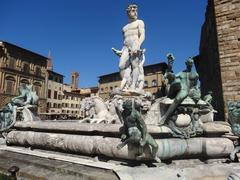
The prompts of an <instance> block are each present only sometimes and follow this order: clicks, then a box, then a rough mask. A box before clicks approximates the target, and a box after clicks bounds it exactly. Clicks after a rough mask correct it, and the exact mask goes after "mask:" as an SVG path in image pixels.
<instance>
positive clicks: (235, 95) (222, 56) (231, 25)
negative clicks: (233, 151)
mask: <svg viewBox="0 0 240 180" xmlns="http://www.w3.org/2000/svg"><path fill="white" fill-rule="evenodd" d="M239 32H240V1H239V0H208V6H207V10H206V14H205V22H204V24H203V26H202V32H201V40H200V48H199V55H198V56H197V57H196V58H195V66H196V69H197V72H198V73H199V75H200V82H201V88H202V89H201V90H202V94H203V95H205V94H207V92H208V91H213V106H214V108H215V109H216V110H217V111H218V113H217V114H216V120H224V119H226V117H227V113H226V112H227V111H226V104H227V101H230V100H233V101H236V100H240V33H239Z"/></svg>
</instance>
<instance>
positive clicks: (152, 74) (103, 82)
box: [98, 63, 167, 99]
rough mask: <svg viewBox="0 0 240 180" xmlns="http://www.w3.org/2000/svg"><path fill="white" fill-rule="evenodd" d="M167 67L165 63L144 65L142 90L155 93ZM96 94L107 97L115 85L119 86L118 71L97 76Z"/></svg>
mask: <svg viewBox="0 0 240 180" xmlns="http://www.w3.org/2000/svg"><path fill="white" fill-rule="evenodd" d="M166 69H167V64H166V63H158V64H152V65H147V66H144V79H145V81H144V90H145V91H149V92H151V93H152V94H153V95H156V93H157V92H158V90H159V89H160V87H161V85H162V81H163V75H164V72H165V71H166ZM98 83H99V91H98V94H99V96H100V97H102V98H103V99H108V98H109V93H110V92H111V91H112V90H113V89H114V88H117V87H120V83H121V77H120V74H119V72H115V73H112V74H106V75H103V76H99V81H98Z"/></svg>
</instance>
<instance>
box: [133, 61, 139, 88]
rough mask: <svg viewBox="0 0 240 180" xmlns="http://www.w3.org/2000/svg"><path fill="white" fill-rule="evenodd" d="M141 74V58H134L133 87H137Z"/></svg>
mask: <svg viewBox="0 0 240 180" xmlns="http://www.w3.org/2000/svg"><path fill="white" fill-rule="evenodd" d="M139 75H140V72H139V58H138V57H136V58H135V59H133V60H132V84H131V89H136V85H137V81H138V76H139Z"/></svg>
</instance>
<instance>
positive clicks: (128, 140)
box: [117, 136, 134, 150]
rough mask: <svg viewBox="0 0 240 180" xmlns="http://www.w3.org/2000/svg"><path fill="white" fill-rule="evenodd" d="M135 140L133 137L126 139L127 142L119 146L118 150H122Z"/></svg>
mask: <svg viewBox="0 0 240 180" xmlns="http://www.w3.org/2000/svg"><path fill="white" fill-rule="evenodd" d="M133 139H134V137H133V136H130V137H129V138H128V139H126V140H125V141H123V142H122V143H120V144H118V145H117V149H118V150H119V149H122V148H123V147H124V146H126V145H127V144H128V143H129V142H131V141H132V140H133Z"/></svg>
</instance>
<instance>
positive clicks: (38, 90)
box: [34, 86, 41, 96]
mask: <svg viewBox="0 0 240 180" xmlns="http://www.w3.org/2000/svg"><path fill="white" fill-rule="evenodd" d="M40 89H41V87H40V86H34V91H36V94H37V95H38V96H40Z"/></svg>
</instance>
